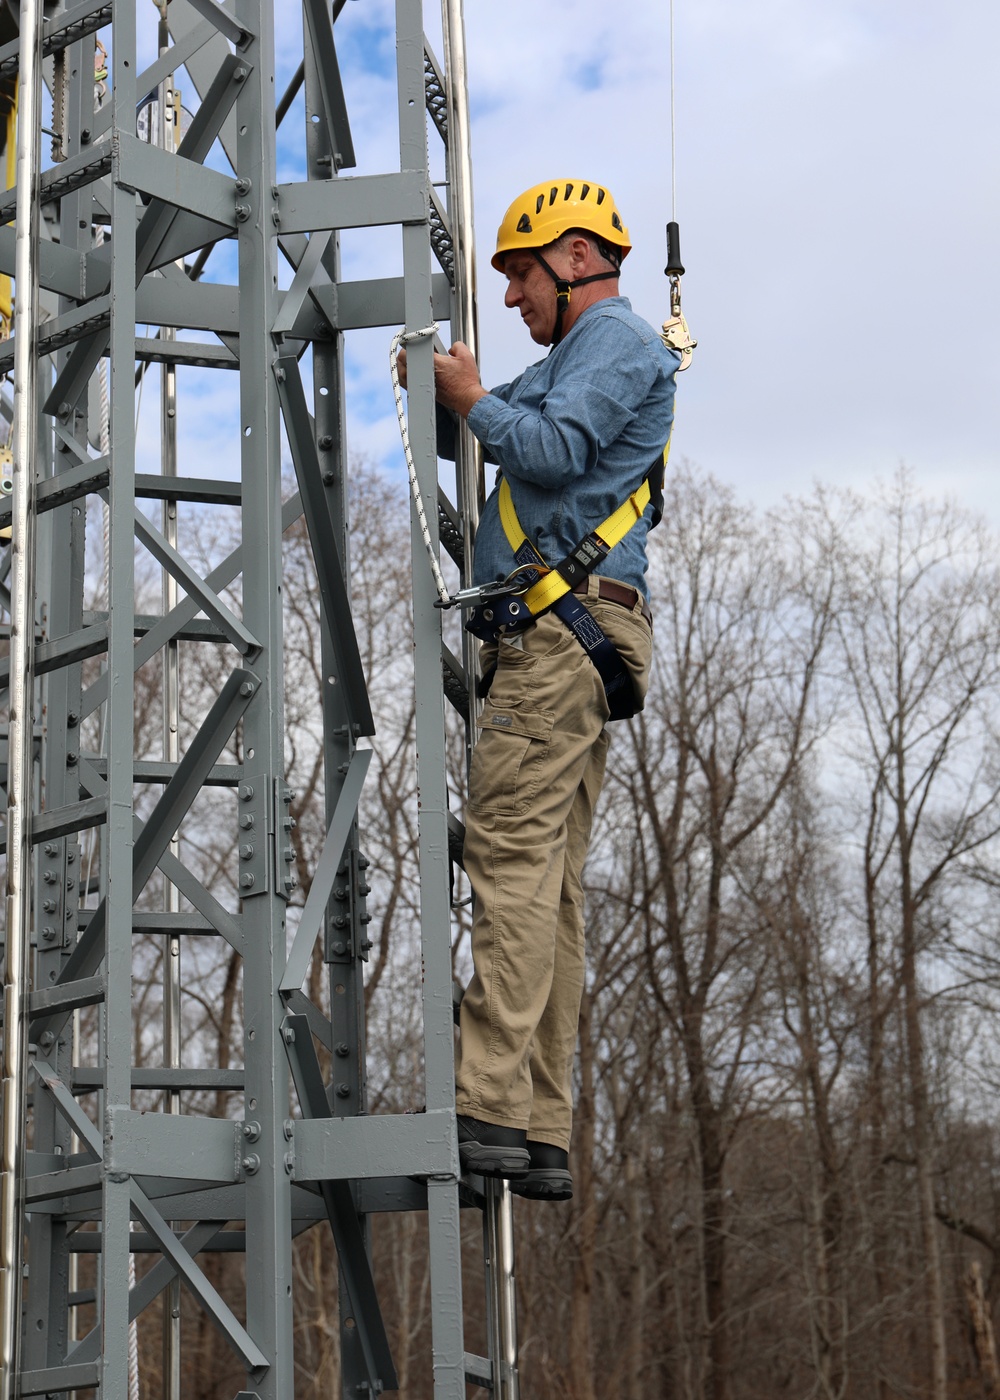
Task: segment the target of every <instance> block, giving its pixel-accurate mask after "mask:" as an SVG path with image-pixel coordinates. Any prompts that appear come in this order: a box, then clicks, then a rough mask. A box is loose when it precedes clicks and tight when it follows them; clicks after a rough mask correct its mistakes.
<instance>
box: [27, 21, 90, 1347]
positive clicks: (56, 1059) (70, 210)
mask: <svg viewBox="0 0 1000 1400" xmlns="http://www.w3.org/2000/svg"><path fill="white" fill-rule="evenodd" d="M65 53H66V57H67V67H68V70H69V73H70V77H69V89H68V93H67V107H66V115H67V124H66V131H65V132H64V133H63V153H64V154H65V155H67V156H70V157H71V156H73V155H76V154H78V151H79V133H80V131H81V129H82V128H83V127H84V126H86V125H87V122H88V121H90V120H92V118H93V111H94V81H93V69H94V38H93V35H92V34H91V35H85V36H83V37H82V39H80V40H77V42H75V43H74V44H72V45H71V46H70V47H69V48H68V49H67V50H65ZM74 143H75V144H74ZM91 206H92V194H91V191H90V190H89V189H87V188H81V189H76V190H73V191H71V192H68V193H67V194H65V195H63V197H62V199H61V201H60V211H59V213H60V217H59V244H60V246H61V247H63V248H66V249H72V250H73V251H74V252H76V253H78V254H83V253H86V252H89V250H90V248H91V246H92V232H91V219H90V211H91ZM44 296H45V294H43V299H44ZM48 296H49V298H50V299H51V300H52V301H53V302H55V298H53V297H52V296H51V294H48ZM75 304H76V303H75V302H74V301H72V300H71V299H70V298H69V297H65V296H64V297H60V298H58V302H57V304H56V305H55V306H54V309H55V311H56V312H57V314H58V313H61V312H66V311H69V310H70V309H71V308H72V307H74V306H75ZM68 354H69V350H68V348H67V349H64V350H62V351H59V352H57V354H56V356H55V361H56V364H57V365H59V366H61V365H62V364H64V363H65V360H66V357H67V356H68ZM43 367H44V368H43ZM40 373H41V374H42V375H43V380H42V384H41V388H40V392H41V394H44V393H45V392H46V387H45V386H46V383H47V381H50V380H51V374H52V372H51V369H50V368H48V362H47V360H42V361H41V365H40ZM77 429H78V431H80V435H81V437H82V436H83V435H84V434H85V432H86V423H85V421H84V417H83V415H82V414H80V415H79V416H78V418H77ZM39 444H40V447H42V446H44V448H45V449H46V454H47V455H50V456H51V463H46V469H47V476H48V478H49V480H50V481H51V482H52V484H55V482H56V481H57V479H58V478H59V477H60V476H64V475H65V473H66V472H67V471H71V470H72V469H73V468H74V466H75V464H76V459H75V455H74V454H73V453H72V452H70V450H69V449H68V447H67V445H66V444H65V443H64V442H62V441H60V442H59V443H58V445H56V447H55V451H54V452H53V451H52V447H53V433H52V431H51V424H50V422H49V421H47V420H44V419H42V420H40V423H39ZM85 520H86V516H85V511H84V510H83V508H82V507H81V506H79V505H74V504H73V503H71V502H69V501H66V502H65V503H64V504H63V505H61V506H60V507H57V508H56V509H54V510H52V511H48V512H45V514H44V515H41V517H40V521H39V545H40V549H39V556H38V561H37V577H38V580H39V585H40V587H39V593H40V595H43V596H42V601H43V605H44V608H45V632H46V634H47V635H48V637H63V636H68V635H70V634H71V633H74V632H77V631H78V630H79V629H81V628H82V626H83V606H84V574H85ZM55 561H59V562H58V567H56V566H55ZM43 586H44V593H43ZM81 700H82V667H81V664H80V663H79V662H75V663H73V664H71V665H67V666H63V667H61V668H59V669H57V670H55V671H53V672H52V673H51V674H50V675H48V676H47V677H46V679H45V686H44V691H43V714H44V716H45V719H44V724H43V732H42V742H41V751H40V767H41V774H42V805H43V806H44V808H45V810H46V811H49V812H51V811H53V810H58V809H59V808H63V807H66V806H69V805H70V804H72V803H74V802H76V801H77V800H78V799H79V795H80V782H79V778H78V776H77V774H78V771H79V770H78V759H79V751H80V728H79V726H80V713H81ZM91 839H94V840H96V834H93V835H92V837H91ZM82 854H83V852H82V843H81V841H80V838H79V836H77V835H76V834H74V835H72V836H69V837H65V836H64V837H60V838H58V839H56V840H54V841H46V842H45V843H44V844H43V845H42V846H41V847H40V849H39V852H38V856H37V857H36V868H35V909H36V911H37V913H36V920H35V923H36V942H37V951H36V954H35V966H36V974H35V984H36V986H38V987H47V986H49V985H50V984H51V983H52V982H54V981H58V978H59V973H60V972H61V969H62V965H63V962H64V960H65V958H66V957H67V956H68V955H69V952H70V951H71V949H72V946H73V944H74V943H75V941H76V935H77V924H78V914H77V910H78V906H79V890H80V881H81V875H82V867H81V862H82ZM73 1059H74V1038H73V1036H72V1035H68V1036H65V1037H62V1038H61V1040H60V1043H59V1045H58V1046H54V1047H53V1048H52V1050H51V1052H50V1055H49V1063H50V1064H51V1065H52V1067H53V1068H54V1069H55V1071H56V1072H57V1074H58V1075H59V1076H60V1078H61V1079H62V1081H63V1082H64V1083H66V1084H67V1085H69V1084H70V1083H71V1081H72V1074H73ZM31 1122H32V1130H31V1133H32V1149H33V1151H34V1152H43V1153H48V1154H51V1155H52V1156H53V1157H56V1158H58V1157H68V1156H69V1155H70V1154H71V1152H72V1151H73V1135H72V1132H71V1130H70V1128H69V1125H68V1124H67V1123H66V1121H65V1119H63V1118H62V1117H61V1115H59V1114H58V1113H57V1112H56V1109H55V1105H54V1104H53V1102H52V1100H51V1097H50V1096H49V1095H37V1094H36V1095H35V1099H34V1106H33V1112H32V1116H31ZM27 1241H28V1258H29V1261H30V1267H29V1270H28V1293H27V1299H26V1316H25V1352H24V1358H23V1365H22V1369H23V1370H27V1371H43V1370H46V1369H51V1368H53V1367H57V1366H59V1365H61V1364H62V1362H63V1360H64V1358H65V1356H66V1353H67V1350H68V1347H69V1343H70V1337H71V1327H70V1320H71V1319H70V1307H69V1294H70V1292H71V1291H72V1290H73V1288H74V1286H75V1281H74V1280H75V1269H74V1266H73V1262H72V1260H71V1255H70V1251H69V1248H68V1230H67V1225H66V1222H65V1220H60V1219H57V1218H56V1217H55V1216H54V1215H52V1214H51V1213H49V1212H47V1211H33V1212H32V1213H31V1217H30V1223H29V1225H28V1230H27Z"/></svg>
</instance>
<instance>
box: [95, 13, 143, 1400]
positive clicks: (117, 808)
mask: <svg viewBox="0 0 1000 1400" xmlns="http://www.w3.org/2000/svg"><path fill="white" fill-rule="evenodd" d="M112 49H113V54H112V57H113V65H114V66H113V84H112V91H111V99H112V110H113V120H114V126H115V129H116V130H118V131H128V132H132V131H134V130H135V109H136V84H135V78H136V68H135V64H136V14H135V4H134V0H115V5H114V10H113V27H112ZM119 162H120V156H119V155H118V153H117V152H115V154H114V159H113V163H112V170H111V177H112V208H111V238H112V248H113V257H112V260H111V345H110V354H111V366H110V388H111V429H110V437H111V463H110V482H109V488H108V500H109V517H110V519H109V527H108V528H109V536H108V538H109V568H108V679H109V686H108V700H107V710H106V726H107V728H106V732H107V754H108V780H107V802H108V816H107V825H106V828H105V840H104V846H103V852H102V854H103V859H102V863H101V864H102V875H103V874H104V872H105V871H106V872H107V887H106V889H107V893H106V900H107V905H106V908H107V915H106V920H105V938H106V944H105V959H104V966H105V986H106V993H105V1000H104V1005H103V1018H102V1020H103V1041H104V1044H103V1047H102V1049H103V1054H102V1059H103V1061H104V1102H103V1108H104V1115H105V1116H104V1122H105V1124H110V1120H111V1115H112V1114H113V1113H114V1112H115V1111H119V1112H120V1111H123V1110H124V1111H127V1110H129V1109H130V1108H131V1098H132V903H133V891H132V839H133V831H132V812H133V788H132V779H133V734H132V725H133V714H134V701H133V695H134V679H133V661H134V636H133V617H134V615H135V542H134V528H135V527H134V519H133V517H134V511H135V300H136V291H135V284H136V237H135V229H136V198H135V192H134V190H133V189H132V188H131V187H130V186H129V185H127V184H125V183H123V181H122V180H121V178H120V172H119V168H118V167H119ZM109 1134H110V1128H109V1127H105V1131H104V1162H105V1167H104V1172H103V1179H104V1180H103V1185H104V1202H103V1212H102V1220H101V1233H102V1238H101V1245H102V1248H101V1276H100V1286H99V1307H100V1313H101V1327H102V1333H103V1348H102V1357H101V1400H125V1397H126V1396H127V1394H128V1320H129V1319H128V1287H127V1279H128V1259H129V1248H130V1239H129V1234H130V1216H131V1209H130V1182H129V1179H128V1177H127V1175H125V1174H124V1173H122V1172H116V1171H111V1170H109V1168H108V1166H107V1163H108V1161H109V1159H110V1158H111V1155H112V1151H113V1145H114V1144H113V1140H112V1138H111V1137H110V1135H109Z"/></svg>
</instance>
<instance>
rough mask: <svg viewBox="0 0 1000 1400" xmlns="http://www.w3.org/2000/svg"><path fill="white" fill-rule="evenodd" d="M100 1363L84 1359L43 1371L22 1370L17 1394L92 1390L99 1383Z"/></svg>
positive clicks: (56, 1393)
mask: <svg viewBox="0 0 1000 1400" xmlns="http://www.w3.org/2000/svg"><path fill="white" fill-rule="evenodd" d="M100 1375H101V1363H100V1362H99V1361H84V1362H81V1363H80V1365H78V1366H51V1367H49V1368H48V1369H47V1370H45V1371H22V1373H21V1378H20V1380H19V1382H18V1387H17V1393H18V1394H19V1395H62V1394H64V1393H65V1392H66V1391H67V1390H93V1389H94V1387H95V1386H97V1385H98V1384H99V1383H100Z"/></svg>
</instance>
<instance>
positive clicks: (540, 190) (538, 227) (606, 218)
mask: <svg viewBox="0 0 1000 1400" xmlns="http://www.w3.org/2000/svg"><path fill="white" fill-rule="evenodd" d="M572 228H582V229H586V231H587V232H588V233H592V234H593V235H594V237H595V238H599V239H600V241H601V242H602V243H607V244H610V245H611V246H612V247H614V248H617V249H618V251H619V252H620V253H621V256H622V257H623V258H625V257H627V256H628V254H629V253H630V252H631V251H632V244H631V243H630V242H629V237H628V229H627V228H626V227H625V225H624V223H623V222H622V217H621V215H620V214H619V212H618V209H617V208H616V206H615V201H614V199H613V198H612V197H611V195H610V194H609V192H608V191H607V190H606V189H605V188H604V186H603V185H595V184H592V183H591V182H589V181H587V180H546V181H545V182H544V184H541V185H532V187H531V189H530V190H525V191H524V193H523V194H520V195H518V197H517V199H515V200H514V203H513V204H512V205H511V206H510V208H509V209H508V210H507V212H506V214H505V215H504V216H503V223H502V224H501V225H500V228H499V229H498V230H497V249H496V252H495V253H494V254H493V258H492V262H493V266H494V267H495V268H496V270H497V272H503V260H504V257H505V256H506V254H507V253H512V252H514V251H516V250H517V249H519V248H529V249H530V248H544V247H545V246H546V244H548V243H554V242H555V240H556V239H557V238H561V237H562V235H563V234H564V233H568V232H569V230H570V229H572Z"/></svg>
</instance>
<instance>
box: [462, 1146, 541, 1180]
mask: <svg viewBox="0 0 1000 1400" xmlns="http://www.w3.org/2000/svg"><path fill="white" fill-rule="evenodd" d="M458 1156H459V1161H460V1162H461V1164H462V1171H463V1172H476V1173H477V1174H478V1175H479V1176H503V1177H510V1178H517V1177H522V1176H527V1174H528V1163H529V1162H530V1160H531V1159H530V1158H529V1156H528V1152H527V1149H526V1148H523V1147H487V1146H486V1145H484V1144H483V1143H481V1142H462V1143H459V1147H458Z"/></svg>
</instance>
